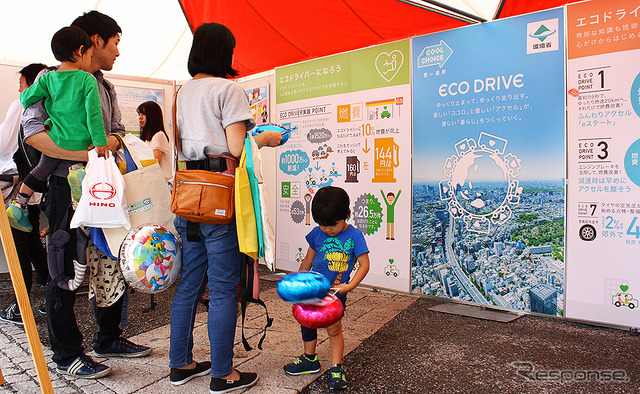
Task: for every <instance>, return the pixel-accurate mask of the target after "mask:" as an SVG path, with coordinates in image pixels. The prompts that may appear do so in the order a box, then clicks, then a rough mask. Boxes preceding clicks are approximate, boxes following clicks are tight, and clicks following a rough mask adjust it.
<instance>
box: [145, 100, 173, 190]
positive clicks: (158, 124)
mask: <svg viewBox="0 0 640 394" xmlns="http://www.w3.org/2000/svg"><path fill="white" fill-rule="evenodd" d="M136 111H137V112H138V122H139V123H140V139H141V140H142V141H144V142H146V143H147V145H148V146H149V147H150V148H151V149H152V150H153V157H154V158H155V159H156V160H158V164H160V168H162V173H163V175H164V179H165V180H166V181H167V182H168V181H169V180H170V179H171V178H173V171H172V164H173V160H172V157H171V145H170V144H169V136H168V135H167V131H166V130H165V128H164V120H163V119H162V108H160V106H159V105H158V103H156V102H155V101H145V102H144V103H142V104H140V105H139V106H138V108H137V109H136Z"/></svg>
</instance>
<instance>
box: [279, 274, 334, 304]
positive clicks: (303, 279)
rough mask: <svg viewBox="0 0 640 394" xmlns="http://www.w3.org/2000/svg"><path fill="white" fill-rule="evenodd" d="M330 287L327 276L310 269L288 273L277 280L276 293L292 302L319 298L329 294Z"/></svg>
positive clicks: (303, 301) (284, 299) (311, 300)
mask: <svg viewBox="0 0 640 394" xmlns="http://www.w3.org/2000/svg"><path fill="white" fill-rule="evenodd" d="M330 289H331V284H330V283H329V280H328V279H327V278H325V277H324V276H322V275H320V274H318V273H317V272H311V271H301V272H296V273H292V274H288V275H285V276H284V277H283V278H282V279H280V281H279V282H278V295H279V296H280V298H282V300H283V301H286V302H290V303H292V304H300V303H305V302H313V301H318V300H321V299H322V298H324V296H326V295H327V294H329V290H330Z"/></svg>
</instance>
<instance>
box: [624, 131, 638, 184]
mask: <svg viewBox="0 0 640 394" xmlns="http://www.w3.org/2000/svg"><path fill="white" fill-rule="evenodd" d="M624 170H625V172H626V173H627V176H628V177H629V179H631V182H633V183H635V184H636V185H637V186H640V140H636V142H634V143H633V144H631V146H630V147H629V149H627V153H626V154H625V155H624Z"/></svg>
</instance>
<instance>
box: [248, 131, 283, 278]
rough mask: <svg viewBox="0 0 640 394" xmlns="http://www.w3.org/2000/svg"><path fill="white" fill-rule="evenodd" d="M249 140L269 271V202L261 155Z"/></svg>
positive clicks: (272, 253)
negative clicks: (256, 181)
mask: <svg viewBox="0 0 640 394" xmlns="http://www.w3.org/2000/svg"><path fill="white" fill-rule="evenodd" d="M249 139H250V140H251V154H252V156H253V172H254V174H255V176H256V178H257V179H258V190H259V191H260V213H261V215H262V239H263V242H264V263H265V264H266V265H267V268H269V269H270V270H272V271H273V270H274V269H275V262H276V234H275V231H274V226H273V220H272V219H271V212H269V202H268V201H267V189H266V186H265V184H264V179H263V177H262V155H261V154H260V149H259V148H258V144H257V143H256V140H255V138H249Z"/></svg>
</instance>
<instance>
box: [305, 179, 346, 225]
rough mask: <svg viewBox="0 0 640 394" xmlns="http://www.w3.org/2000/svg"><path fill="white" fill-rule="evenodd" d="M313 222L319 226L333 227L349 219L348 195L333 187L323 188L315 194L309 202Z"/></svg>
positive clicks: (342, 190)
mask: <svg viewBox="0 0 640 394" xmlns="http://www.w3.org/2000/svg"><path fill="white" fill-rule="evenodd" d="M311 214H312V215H313V220H315V222H316V223H318V224H319V225H320V226H333V225H335V224H336V223H338V221H339V220H346V219H348V218H349V214H350V210H349V195H348V194H347V192H346V191H345V190H344V189H342V188H340V187H335V186H325V187H322V188H320V189H318V191H317V192H316V195H315V196H314V197H313V201H312V202H311Z"/></svg>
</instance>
